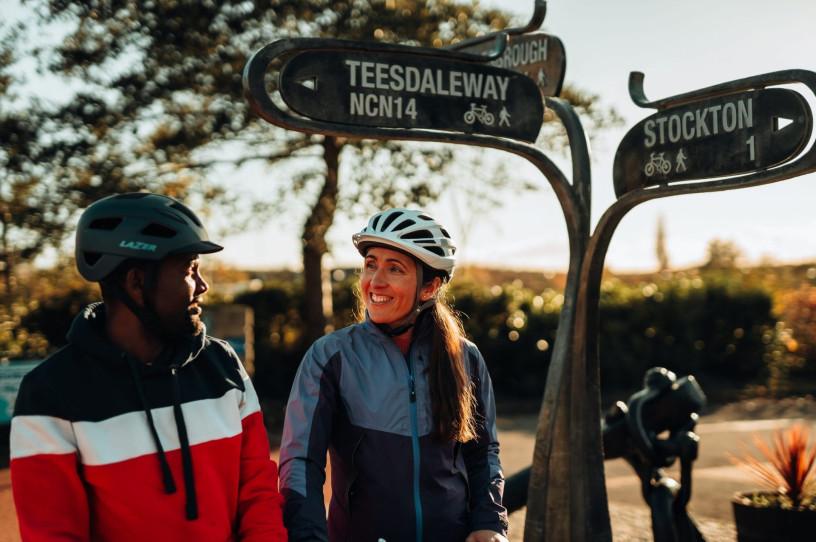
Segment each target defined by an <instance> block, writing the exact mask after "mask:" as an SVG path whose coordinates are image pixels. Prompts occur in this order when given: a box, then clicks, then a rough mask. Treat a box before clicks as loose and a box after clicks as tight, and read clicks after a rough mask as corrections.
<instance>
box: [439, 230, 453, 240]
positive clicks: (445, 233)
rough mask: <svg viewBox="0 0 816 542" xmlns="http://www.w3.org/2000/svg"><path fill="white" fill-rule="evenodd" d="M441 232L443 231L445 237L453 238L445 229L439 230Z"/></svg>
mask: <svg viewBox="0 0 816 542" xmlns="http://www.w3.org/2000/svg"><path fill="white" fill-rule="evenodd" d="M439 231H441V232H442V235H444V236H445V237H447V238H448V239H450V238H451V236H450V234H449V233H448V230H446V229H445V228H439Z"/></svg>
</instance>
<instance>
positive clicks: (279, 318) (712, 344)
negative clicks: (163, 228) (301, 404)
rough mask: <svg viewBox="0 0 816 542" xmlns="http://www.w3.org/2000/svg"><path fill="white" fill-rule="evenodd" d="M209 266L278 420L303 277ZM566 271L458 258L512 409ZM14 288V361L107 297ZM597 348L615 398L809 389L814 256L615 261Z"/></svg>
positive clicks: (553, 318)
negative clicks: (677, 264)
mask: <svg viewBox="0 0 816 542" xmlns="http://www.w3.org/2000/svg"><path fill="white" fill-rule="evenodd" d="M210 265H211V266H212V265H220V264H214V263H211V264H210ZM207 278H208V280H210V282H211V285H212V290H211V294H208V303H209V304H210V305H211V306H218V305H219V304H242V305H248V306H250V307H252V309H253V311H254V352H255V361H254V367H255V374H254V380H255V384H256V387H257V389H258V392H259V395H260V396H261V398H262V400H263V404H264V411H265V413H266V416H267V421H268V424H269V426H270V428H275V427H278V426H279V425H280V423H281V422H282V416H283V412H284V406H285V404H286V399H287V397H288V393H289V388H290V386H291V383H292V379H293V377H294V374H295V371H296V370H297V367H298V364H299V363H300V360H301V358H302V356H303V354H304V352H305V351H306V349H307V348H308V341H307V340H306V334H305V321H304V319H303V316H302V315H303V299H304V296H303V284H304V282H303V279H302V275H301V274H300V273H296V272H291V271H270V272H249V271H239V270H235V269H229V268H223V267H217V268H214V267H211V268H209V269H207ZM331 278H332V281H331V282H332V300H333V306H334V321H333V322H332V325H333V327H335V328H340V327H343V326H345V325H348V324H350V323H352V322H354V321H355V320H356V314H358V312H359V311H358V310H357V306H356V305H357V299H356V295H355V291H356V288H357V282H358V275H357V271H356V270H355V269H335V270H333V272H332V274H331ZM563 280H564V277H563V275H560V274H555V273H546V274H545V273H541V272H522V271H513V270H495V269H482V268H464V269H462V270H461V271H459V270H457V275H456V278H455V280H454V281H453V283H452V287H451V289H450V291H449V301H451V302H452V304H453V306H454V309H456V310H457V311H460V313H461V314H462V316H463V320H464V323H465V327H466V330H467V332H468V335H469V337H470V338H471V339H472V340H473V341H474V342H475V343H476V344H477V345H478V346H479V348H480V350H481V352H482V354H483V355H484V358H485V360H486V362H487V364H488V367H489V370H490V374H491V377H492V379H493V383H494V388H495V391H496V395H497V399H498V400H499V401H500V404H502V405H506V407H505V408H506V409H507V411H509V410H511V409H515V408H517V409H525V410H528V411H536V410H537V409H538V407H539V405H540V401H541V398H542V396H543V391H544V386H545V385H546V376H547V369H548V367H549V361H550V355H551V352H552V350H553V346H554V343H555V338H556V332H557V329H558V317H559V314H560V310H561V306H562V304H563V295H562V291H563ZM15 291H16V292H17V293H16V294H15V296H14V297H13V298H9V297H8V296H6V299H4V300H3V305H2V309H1V310H2V313H0V319H1V320H0V330H2V332H1V333H0V352H1V354H0V355H2V356H3V358H4V359H26V358H27V359H31V358H41V357H44V356H45V355H47V354H48V353H50V352H52V351H53V350H55V349H56V348H58V347H60V346H61V345H63V344H64V342H65V339H64V336H65V333H66V332H67V330H68V326H69V325H70V322H71V320H72V319H73V316H74V315H75V314H76V313H77V312H78V311H79V310H80V309H81V308H82V306H84V305H85V304H86V303H89V302H93V301H96V300H98V292H97V290H96V287H95V286H94V285H89V284H87V283H84V282H83V281H82V280H81V279H80V278H79V277H78V276H77V275H76V273H75V271H74V268H73V266H70V265H67V264H66V265H65V266H62V267H59V268H55V269H53V270H50V271H43V270H37V272H23V273H22V274H20V275H19V277H18V288H17V289H16V290H15ZM211 331H212V332H213V334H215V335H218V330H217V329H214V330H211ZM600 359H601V381H602V388H603V394H604V404H612V403H613V402H614V401H615V400H616V399H620V398H622V397H627V396H628V395H629V394H631V393H633V392H634V391H637V390H638V389H640V388H641V386H642V379H643V375H644V373H645V372H646V370H647V369H649V368H650V367H653V366H663V367H666V368H668V369H670V370H672V371H674V372H675V373H676V374H678V376H683V375H688V374H693V375H694V376H695V377H696V378H697V379H698V381H699V382H700V384H701V386H702V387H703V389H704V390H705V391H706V393H707V394H708V395H709V398H710V399H711V400H712V401H713V402H718V401H727V400H734V399H738V398H742V397H747V396H751V397H755V396H774V397H781V396H787V395H792V394H806V393H809V392H810V391H811V390H812V388H813V382H814V380H815V379H816V266H812V265H799V266H793V265H791V266H759V267H752V268H738V267H729V268H711V267H707V266H702V267H700V268H697V269H689V270H684V271H664V272H662V273H651V274H638V275H614V274H611V273H610V274H608V276H607V277H606V278H605V280H604V282H603V287H602V293H601V322H600Z"/></svg>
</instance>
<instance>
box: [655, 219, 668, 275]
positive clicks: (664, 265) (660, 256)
mask: <svg viewBox="0 0 816 542" xmlns="http://www.w3.org/2000/svg"><path fill="white" fill-rule="evenodd" d="M656 237H657V239H656V240H655V255H656V256H657V267H658V269H657V270H658V271H660V272H662V271H665V270H667V269H668V268H669V253H668V252H667V251H666V229H665V227H664V226H663V217H662V216H661V217H660V218H658V219H657V234H656Z"/></svg>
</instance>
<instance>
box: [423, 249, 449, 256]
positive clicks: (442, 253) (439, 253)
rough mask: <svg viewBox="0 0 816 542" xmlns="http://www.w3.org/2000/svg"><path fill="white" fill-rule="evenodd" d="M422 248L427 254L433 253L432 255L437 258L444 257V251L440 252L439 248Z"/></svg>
mask: <svg viewBox="0 0 816 542" xmlns="http://www.w3.org/2000/svg"><path fill="white" fill-rule="evenodd" d="M422 248H424V249H425V250H427V251H428V252H433V253H434V254H436V255H437V256H444V255H445V251H444V250H442V249H441V248H439V247H422Z"/></svg>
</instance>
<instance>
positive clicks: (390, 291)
mask: <svg viewBox="0 0 816 542" xmlns="http://www.w3.org/2000/svg"><path fill="white" fill-rule="evenodd" d="M360 289H361V290H362V292H363V300H364V301H365V306H366V309H367V310H368V316H369V318H371V321H373V322H374V323H376V324H386V325H389V326H391V327H396V326H397V325H399V324H401V323H402V322H403V321H404V320H405V319H406V318H407V316H408V314H409V313H410V312H411V311H412V310H413V309H414V307H415V306H416V295H417V263H416V260H414V258H412V257H411V256H408V255H407V254H405V253H403V252H399V251H397V250H392V249H390V248H385V247H380V246H373V247H371V248H370V249H368V252H366V256H365V261H364V262H363V271H362V274H361V276H360Z"/></svg>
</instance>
